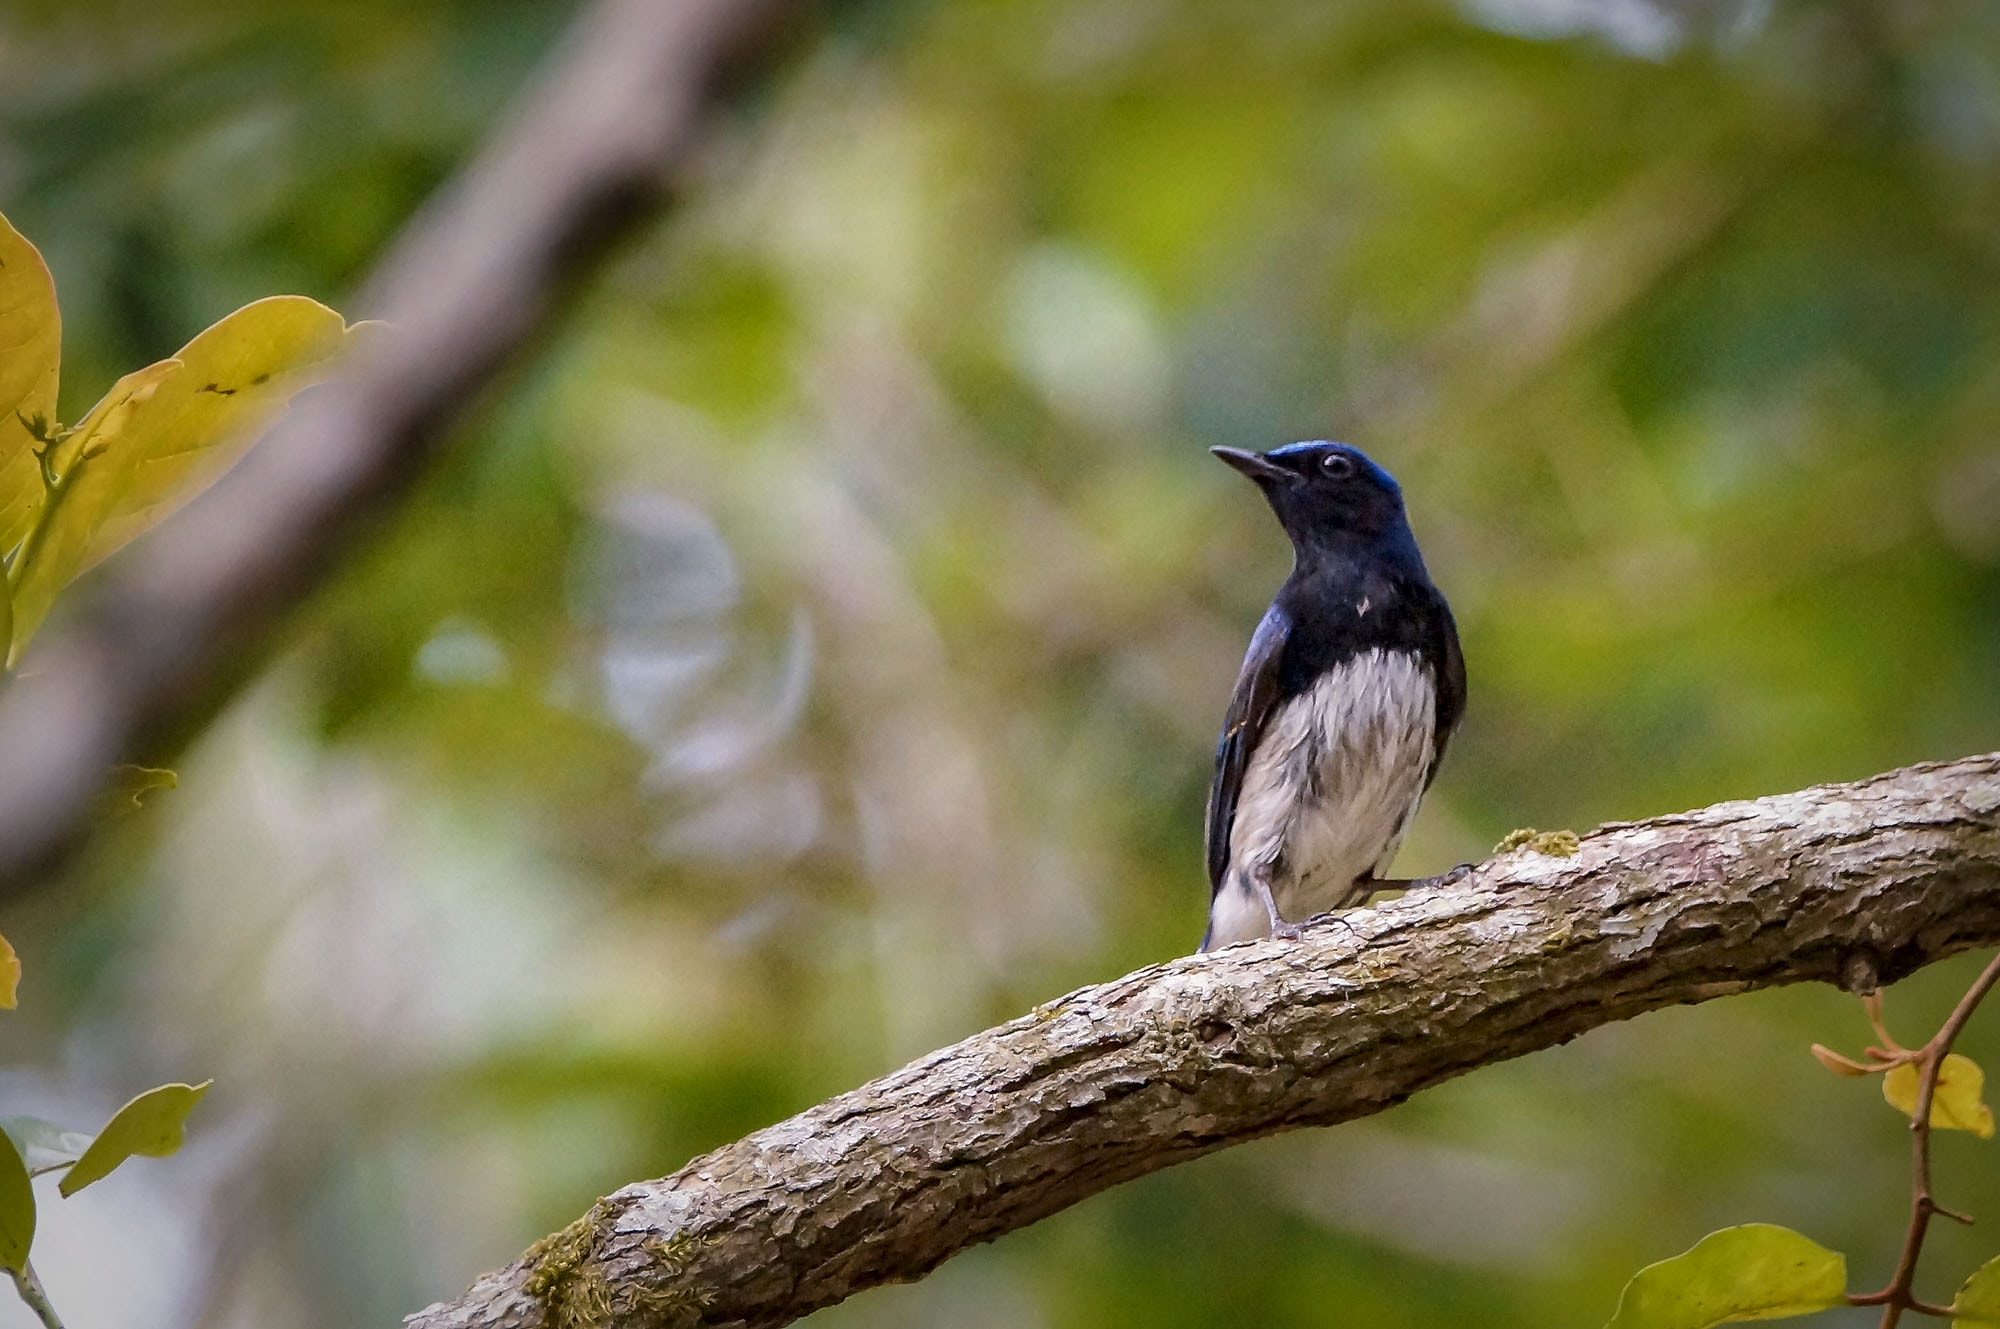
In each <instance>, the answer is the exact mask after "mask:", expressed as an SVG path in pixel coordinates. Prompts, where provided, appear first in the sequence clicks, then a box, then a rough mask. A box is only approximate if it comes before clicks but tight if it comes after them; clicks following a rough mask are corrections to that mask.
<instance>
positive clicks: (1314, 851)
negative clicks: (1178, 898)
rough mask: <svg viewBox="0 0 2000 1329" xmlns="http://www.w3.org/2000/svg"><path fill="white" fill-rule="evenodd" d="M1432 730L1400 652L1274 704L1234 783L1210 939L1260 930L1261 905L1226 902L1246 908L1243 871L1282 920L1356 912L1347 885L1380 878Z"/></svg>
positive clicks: (1335, 673)
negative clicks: (1263, 882) (1236, 789)
mask: <svg viewBox="0 0 2000 1329" xmlns="http://www.w3.org/2000/svg"><path fill="white" fill-rule="evenodd" d="M1436 726H1437V688H1436V685H1435V684H1434V683H1433V681H1432V679H1431V676H1430V674H1429V673H1428V672H1427V671H1426V670H1424V669H1423V668H1422V667H1421V666H1419V665H1418V663H1417V660H1416V657H1415V656H1413V655H1411V654H1409V653H1407V652H1404V651H1389V650H1379V649H1377V650H1370V651H1366V652H1363V653H1362V654H1360V655H1357V656H1356V657H1355V658H1354V659H1352V660H1350V661H1348V662H1347V663H1346V664H1343V665H1340V666H1338V667H1337V668H1335V669H1333V670H1331V671H1329V672H1328V673H1327V674H1326V676H1325V677H1324V678H1322V679H1321V680H1320V681H1319V684H1318V685H1317V686H1316V687H1314V688H1313V690H1312V691H1310V692H1307V693H1303V694H1301V695H1300V696H1297V697H1294V698H1292V699H1291V700H1290V701H1288V702H1286V703H1284V704H1283V705H1282V706H1280V707H1279V708H1278V710H1277V711H1276V713H1275V714H1273V715H1272V716H1271V718H1270V720H1269V722H1268V723H1267V724H1266V725H1265V728H1264V732H1263V735H1262V736H1261V737H1260V739H1259V740H1258V743H1257V747H1256V750H1255V751H1254V752H1253V753H1252V754H1251V757H1250V764H1249V767H1248V768H1247V769H1246V770H1245V771H1244V773H1243V787H1242V791H1241V793H1240V794H1238V796H1237V801H1236V819H1235V821H1234V823H1233V824H1232V826H1231V828H1230V835H1229V860H1230V868H1231V871H1230V880H1229V881H1228V882H1227V883H1226V885H1225V887H1224V890H1223V892H1222V894H1221V895H1220V896H1218V897H1217V899H1216V900H1215V909H1214V911H1213V912H1214V915H1215V916H1214V917H1213V918H1212V920H1211V922H1212V924H1215V925H1221V926H1220V927H1218V929H1217V930H1218V932H1219V933H1221V932H1238V933H1247V935H1249V936H1258V937H1261V936H1264V935H1266V934H1267V933H1268V932H1269V930H1270V928H1269V923H1268V920H1267V919H1266V918H1265V916H1264V910H1263V908H1262V907H1261V906H1257V907H1255V908H1254V910H1245V909H1239V908H1236V907H1234V906H1235V905H1237V903H1238V901H1236V900H1226V899H1225V898H1224V897H1227V896H1233V895H1238V894H1239V893H1240V894H1242V895H1244V896H1246V897H1248V898H1246V899H1244V900H1243V901H1242V903H1244V904H1248V903H1250V902H1251V901H1252V900H1254V895H1252V894H1251V893H1250V892H1249V889H1248V884H1247V883H1246V882H1243V881H1240V880H1238V878H1240V877H1241V875H1242V874H1243V873H1245V872H1260V873H1269V874H1270V881H1271V889H1272V892H1273V895H1274V897H1275V898H1276V900H1277V903H1278V910H1279V912H1280V913H1282V914H1283V915H1284V917H1285V920H1286V921H1287V922H1293V923H1296V922H1301V921H1303V920H1304V919H1306V918H1307V917H1309V916H1311V915H1312V914H1315V913H1319V912H1322V911H1324V910H1327V909H1334V908H1340V907H1342V906H1344V905H1347V904H1352V903H1357V902H1356V901H1354V900H1351V899H1349V898H1348V897H1349V895H1350V894H1351V888H1352V886H1353V884H1354V882H1355V881H1356V879H1358V878H1360V877H1364V876H1368V875H1370V874H1379V873H1384V872H1387V871H1388V868H1389V863H1390V860H1392V859H1393V858H1395V856H1396V850H1397V848H1398V847H1400V846H1401V844H1402V842H1403V836H1404V834H1405V833H1406V832H1407V831H1408V830H1409V828H1410V822H1411V820H1412V819H1413V818H1414V817H1415V816H1416V812H1417V804H1418V802H1419V801H1420V800H1421V799H1422V798H1423V794H1424V775H1425V773H1426V772H1428V771H1429V770H1430V767H1431V760H1432V758H1433V757H1434V756H1435V755H1436V752H1435V744H1436V733H1437V727H1436ZM1225 914H1226V915H1230V917H1229V918H1228V919H1227V920H1225V918H1224V917H1223V916H1224V915H1225ZM1239 915H1240V918H1239V917H1237V916H1239ZM1225 940H1226V939H1225V938H1224V937H1222V936H1220V935H1218V936H1217V938H1216V941H1217V943H1218V944H1219V943H1222V942H1224V941H1225Z"/></svg>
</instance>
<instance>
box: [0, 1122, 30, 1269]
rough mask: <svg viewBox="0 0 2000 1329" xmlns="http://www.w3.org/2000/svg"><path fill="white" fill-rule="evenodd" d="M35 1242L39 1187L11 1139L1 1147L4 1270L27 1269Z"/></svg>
mask: <svg viewBox="0 0 2000 1329" xmlns="http://www.w3.org/2000/svg"><path fill="white" fill-rule="evenodd" d="M34 1240H35V1188H34V1186H33V1184H32V1183H30V1182H29V1180H28V1168H27V1165H26V1164H25V1163H23V1162H22V1161H21V1155H20V1154H19V1153H17V1152H16V1151H15V1149H14V1142H13V1140H11V1139H10V1140H8V1141H7V1143H6V1146H5V1147H4V1148H0V1269H6V1270H9V1271H11V1272H13V1273H19V1272H20V1271H21V1270H22V1269H25V1268H26V1267H27V1264H28V1247H29V1246H30V1245H31V1244H32V1243H33V1242H34Z"/></svg>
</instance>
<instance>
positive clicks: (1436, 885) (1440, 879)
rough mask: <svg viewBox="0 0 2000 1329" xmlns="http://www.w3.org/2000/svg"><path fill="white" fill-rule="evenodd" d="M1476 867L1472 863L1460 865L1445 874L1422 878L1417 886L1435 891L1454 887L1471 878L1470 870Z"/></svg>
mask: <svg viewBox="0 0 2000 1329" xmlns="http://www.w3.org/2000/svg"><path fill="white" fill-rule="evenodd" d="M1476 866H1478V865H1477V864H1474V863H1460V864H1459V865H1458V866H1457V867H1455V868H1452V869H1450V870H1449V871H1446V872H1440V873H1438V874H1437V875H1436V876H1435V877H1426V878H1424V879H1423V881H1421V882H1419V883H1418V885H1420V886H1427V887H1431V888H1433V889H1437V890H1442V889H1444V888H1445V887H1447V886H1456V885H1458V883H1460V882H1461V881H1464V880H1465V879H1466V878H1467V877H1469V876H1471V875H1472V869H1473V868H1474V867H1476Z"/></svg>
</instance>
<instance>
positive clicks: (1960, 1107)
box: [1882, 1052, 1993, 1140]
mask: <svg viewBox="0 0 2000 1329" xmlns="http://www.w3.org/2000/svg"><path fill="white" fill-rule="evenodd" d="M1921 1078H1922V1077H1921V1073H1920V1072H1919V1071H1918V1070H1917V1067H1916V1065H1915V1063H1913V1062H1907V1061H1906V1062H1904V1063H1903V1064H1902V1065H1900V1066H1894V1067H1891V1068H1890V1070H1889V1072H1888V1073H1887V1074H1886V1075H1884V1076H1883V1077H1882V1097H1884V1098H1886V1099H1888V1100H1889V1106H1891V1107H1893V1108H1895V1109H1896V1110H1897V1111H1898V1112H1900V1113H1902V1114H1903V1115H1904V1116H1906V1117H1915V1116H1916V1115H1917V1088H1918V1085H1919V1082H1920V1080H1921ZM1985 1089H1986V1072H1985V1071H1982V1070H1980V1069H1979V1063H1978V1062H1976V1061H1974V1060H1973V1059H1972V1058H1970V1057H1961V1056H1959V1055H1958V1054H1957V1053H1956V1052H1953V1053H1951V1054H1949V1055H1948V1056H1946V1057H1945V1059H1944V1064H1943V1065H1942V1066H1940V1067H1938V1082H1937V1090H1936V1092H1934V1093H1933V1094H1932V1095H1931V1125H1932V1126H1934V1127H1936V1128H1938V1129H1939V1130H1947V1131H1970V1132H1971V1133H1972V1134H1974V1135H1977V1136H1978V1137H1979V1138H1980V1139H1982V1140H1990V1139H1992V1138H1993V1109H1992V1108H1990V1107H1988V1106H1986V1103H1985V1102H1984V1100H1983V1098H1982V1095H1983V1094H1984V1092H1985Z"/></svg>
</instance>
